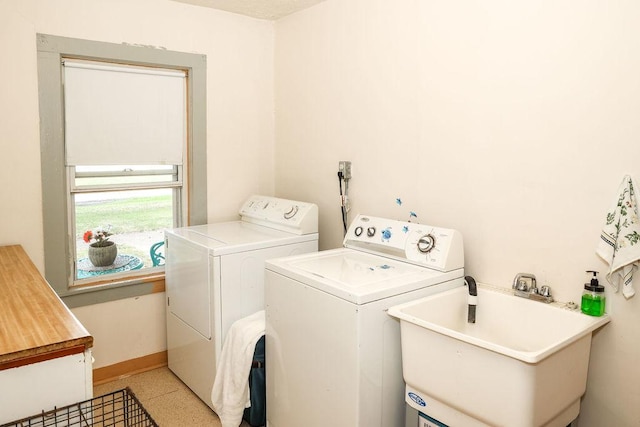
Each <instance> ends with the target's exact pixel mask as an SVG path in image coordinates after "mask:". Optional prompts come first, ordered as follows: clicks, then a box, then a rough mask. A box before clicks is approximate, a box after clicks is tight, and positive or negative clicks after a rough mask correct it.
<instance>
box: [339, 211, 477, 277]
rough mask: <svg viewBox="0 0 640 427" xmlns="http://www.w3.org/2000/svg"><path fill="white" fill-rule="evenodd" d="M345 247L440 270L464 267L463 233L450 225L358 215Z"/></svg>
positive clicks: (346, 237)
mask: <svg viewBox="0 0 640 427" xmlns="http://www.w3.org/2000/svg"><path fill="white" fill-rule="evenodd" d="M343 246H344V247H346V248H351V249H357V250H362V251H365V252H369V253H373V254H379V255H386V256H391V257H393V258H396V259H400V260H402V261H408V262H411V263H413V264H417V265H422V266H425V267H429V268H433V269H435V270H438V271H451V270H455V269H458V268H464V247H463V243H462V235H461V234H460V232H458V231H457V230H453V229H449V228H441V227H434V226H431V225H425V224H417V223H413V222H404V221H396V220H392V219H386V218H378V217H373V216H367V215H358V216H357V217H356V218H355V219H354V220H353V222H352V223H351V226H350V227H349V230H347V234H346V236H345V238H344V242H343Z"/></svg>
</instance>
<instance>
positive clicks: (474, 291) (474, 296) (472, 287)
mask: <svg viewBox="0 0 640 427" xmlns="http://www.w3.org/2000/svg"><path fill="white" fill-rule="evenodd" d="M464 284H465V285H467V287H468V288H469V302H468V310H467V322H468V323H476V306H477V305H478V286H477V285H476V280H475V279H474V278H473V277H471V276H464Z"/></svg>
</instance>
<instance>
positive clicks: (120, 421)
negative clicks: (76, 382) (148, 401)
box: [0, 387, 158, 427]
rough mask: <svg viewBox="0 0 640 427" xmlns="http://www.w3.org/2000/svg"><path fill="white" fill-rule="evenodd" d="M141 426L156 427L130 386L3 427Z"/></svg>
mask: <svg viewBox="0 0 640 427" xmlns="http://www.w3.org/2000/svg"><path fill="white" fill-rule="evenodd" d="M27 426H32V427H48V426H55V427H67V426H69V427H71V426H80V427H108V426H117V427H120V426H122V427H138V426H144V427H146V426H154V427H157V426H158V424H156V422H155V421H153V419H152V418H151V416H150V415H149V413H148V412H147V411H146V410H145V409H144V408H143V407H142V405H141V404H140V401H139V400H138V398H137V397H136V396H135V395H134V394H133V392H132V391H131V389H129V387H127V388H124V389H122V390H117V391H114V392H112V393H108V394H105V395H103V396H99V397H94V398H93V399H89V400H85V401H83V402H78V403H74V404H73V405H69V406H65V407H63V408H55V409H53V410H52V411H48V412H44V411H42V413H41V414H38V415H34V416H32V417H29V418H24V419H21V420H17V421H13V422H10V423H8V424H3V425H1V426H0V427H27Z"/></svg>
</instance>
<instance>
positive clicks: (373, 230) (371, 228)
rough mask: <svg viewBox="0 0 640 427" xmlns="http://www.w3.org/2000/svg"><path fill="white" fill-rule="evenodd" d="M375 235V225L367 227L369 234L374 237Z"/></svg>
mask: <svg viewBox="0 0 640 427" xmlns="http://www.w3.org/2000/svg"><path fill="white" fill-rule="evenodd" d="M375 235H376V228H375V227H369V228H367V236H369V237H373V236H375Z"/></svg>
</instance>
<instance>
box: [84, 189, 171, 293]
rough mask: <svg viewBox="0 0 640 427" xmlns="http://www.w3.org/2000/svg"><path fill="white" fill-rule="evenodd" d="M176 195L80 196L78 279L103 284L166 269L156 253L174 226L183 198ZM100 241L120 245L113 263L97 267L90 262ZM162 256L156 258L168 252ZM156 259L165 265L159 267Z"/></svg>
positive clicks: (162, 191) (122, 193)
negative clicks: (126, 275) (113, 278)
mask: <svg viewBox="0 0 640 427" xmlns="http://www.w3.org/2000/svg"><path fill="white" fill-rule="evenodd" d="M175 194H176V191H175V190H173V189H168V188H158V189H149V190H125V191H105V192H86V193H79V194H75V195H74V196H73V198H72V200H73V203H74V208H75V221H74V224H73V225H74V229H75V247H76V250H75V254H76V266H77V267H76V273H75V274H76V277H75V279H76V280H82V279H84V280H85V281H86V280H88V279H99V278H104V276H105V275H107V274H119V273H126V272H131V271H134V270H144V269H148V268H154V267H158V266H159V265H163V264H164V263H163V260H162V259H161V260H159V262H158V260H157V259H154V258H155V257H153V258H152V254H151V253H150V251H151V248H152V247H153V246H154V245H155V244H157V243H161V242H162V241H163V240H164V234H163V233H164V230H165V229H167V228H171V227H173V226H174V223H175V221H176V219H175V218H174V212H175V210H176V209H175V206H176V199H179V198H177V197H175ZM105 233H106V236H104V234H105ZM98 241H112V242H114V243H115V245H116V246H117V255H116V259H115V260H114V262H113V263H112V264H109V265H106V266H96V265H94V264H93V263H92V262H91V260H90V259H89V258H88V252H89V247H90V244H95V243H96V242H98ZM160 246H161V245H160ZM158 251H159V252H156V254H157V253H159V254H161V255H162V254H163V253H164V252H163V247H162V246H161V247H160V248H158ZM154 260H155V261H156V264H159V265H154Z"/></svg>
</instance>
